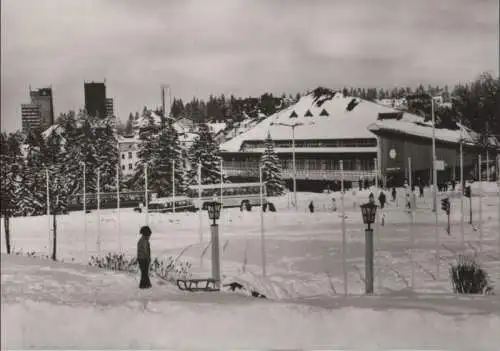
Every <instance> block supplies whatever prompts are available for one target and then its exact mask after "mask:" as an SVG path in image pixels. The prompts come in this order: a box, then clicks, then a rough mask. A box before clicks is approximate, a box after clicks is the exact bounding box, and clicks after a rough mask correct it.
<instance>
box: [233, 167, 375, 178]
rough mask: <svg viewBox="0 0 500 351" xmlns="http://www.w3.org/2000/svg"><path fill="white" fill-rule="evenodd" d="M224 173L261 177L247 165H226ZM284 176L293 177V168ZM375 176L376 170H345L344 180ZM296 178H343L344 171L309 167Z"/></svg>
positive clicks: (283, 174)
mask: <svg viewBox="0 0 500 351" xmlns="http://www.w3.org/2000/svg"><path fill="white" fill-rule="evenodd" d="M224 173H225V174H226V175H227V176H229V177H234V176H240V177H255V178H258V177H259V169H258V167H245V168H235V167H224ZM282 177H283V178H284V179H291V178H292V177H293V174H292V170H291V169H283V170H282ZM365 177H368V178H373V177H375V171H374V170H345V171H344V180H346V181H358V180H359V179H360V178H365ZM296 178H297V179H301V180H306V179H311V180H325V181H328V180H340V179H341V178H342V172H341V171H340V170H333V169H322V170H312V169H310V170H307V169H297V171H296Z"/></svg>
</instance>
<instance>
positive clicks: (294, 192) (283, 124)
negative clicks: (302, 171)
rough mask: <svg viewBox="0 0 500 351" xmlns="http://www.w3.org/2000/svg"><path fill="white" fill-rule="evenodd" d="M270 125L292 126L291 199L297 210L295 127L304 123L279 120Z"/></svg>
mask: <svg viewBox="0 0 500 351" xmlns="http://www.w3.org/2000/svg"><path fill="white" fill-rule="evenodd" d="M308 124H309V125H310V124H314V122H311V123H308ZM270 125H271V126H272V125H277V126H283V127H288V128H292V167H293V170H292V173H293V174H292V176H293V201H294V203H295V209H296V210H297V209H298V205H297V170H296V167H295V128H297V127H300V126H303V125H304V123H302V122H296V123H294V124H288V123H281V122H279V123H274V122H272V123H271V124H270Z"/></svg>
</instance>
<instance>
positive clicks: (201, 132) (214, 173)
mask: <svg viewBox="0 0 500 351" xmlns="http://www.w3.org/2000/svg"><path fill="white" fill-rule="evenodd" d="M218 150H219V148H218V146H217V144H216V142H215V140H214V136H213V133H212V132H211V131H210V128H209V127H208V125H207V124H205V123H201V124H200V125H199V128H198V137H197V138H196V139H195V140H194V142H193V144H192V145H191V147H190V149H189V162H190V165H191V167H190V169H189V171H188V174H187V179H188V182H189V184H198V165H199V164H200V163H201V182H202V184H217V183H220V158H219V157H218V156H217V152H218Z"/></svg>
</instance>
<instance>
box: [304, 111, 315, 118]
mask: <svg viewBox="0 0 500 351" xmlns="http://www.w3.org/2000/svg"><path fill="white" fill-rule="evenodd" d="M312 116H313V114H312V113H311V111H310V110H307V111H306V113H305V114H304V117H312Z"/></svg>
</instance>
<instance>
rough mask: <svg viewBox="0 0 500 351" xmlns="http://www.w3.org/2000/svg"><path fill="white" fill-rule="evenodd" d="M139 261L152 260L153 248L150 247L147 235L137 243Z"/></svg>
mask: <svg viewBox="0 0 500 351" xmlns="http://www.w3.org/2000/svg"><path fill="white" fill-rule="evenodd" d="M137 259H138V260H148V261H150V260H151V247H150V246H149V238H148V237H147V236H145V235H143V236H141V238H140V239H139V241H138V242H137Z"/></svg>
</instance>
